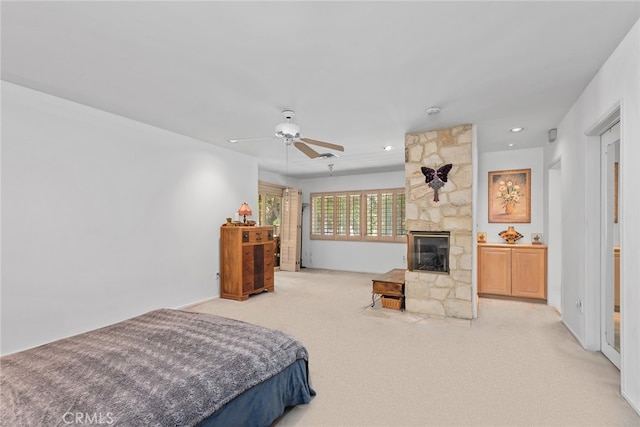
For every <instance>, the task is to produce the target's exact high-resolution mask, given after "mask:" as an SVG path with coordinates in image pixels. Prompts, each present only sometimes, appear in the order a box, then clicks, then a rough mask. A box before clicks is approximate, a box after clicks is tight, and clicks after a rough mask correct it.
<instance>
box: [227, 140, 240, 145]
mask: <svg viewBox="0 0 640 427" xmlns="http://www.w3.org/2000/svg"><path fill="white" fill-rule="evenodd" d="M227 141H229V142H230V143H232V144H236V143H237V142H238V140H237V139H227Z"/></svg>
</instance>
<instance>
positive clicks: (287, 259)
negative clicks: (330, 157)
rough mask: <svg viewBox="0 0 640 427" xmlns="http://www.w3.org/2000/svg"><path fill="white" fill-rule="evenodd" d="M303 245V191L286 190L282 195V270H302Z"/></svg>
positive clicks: (295, 189)
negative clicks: (301, 254) (301, 251)
mask: <svg viewBox="0 0 640 427" xmlns="http://www.w3.org/2000/svg"><path fill="white" fill-rule="evenodd" d="M301 245H302V191H301V190H299V189H297V188H286V189H285V190H284V191H283V193H282V225H281V227H280V270H282V271H299V270H300V247H301Z"/></svg>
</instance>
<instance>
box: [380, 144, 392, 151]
mask: <svg viewBox="0 0 640 427" xmlns="http://www.w3.org/2000/svg"><path fill="white" fill-rule="evenodd" d="M382 149H383V150H384V151H390V150H393V145H385V146H384V147H382Z"/></svg>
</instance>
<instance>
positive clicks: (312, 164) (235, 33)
mask: <svg viewBox="0 0 640 427" xmlns="http://www.w3.org/2000/svg"><path fill="white" fill-rule="evenodd" d="M639 12H640V3H639V2H638V1H625V2H612V1H587V2H573V1H542V2H535V1H531V2H484V1H473V2H457V1H454V2H444V1H441V2H435V1H432V2H390V1H389V2H359V1H356V2H295V3H294V2H242V1H236V2H206V1H198V2H185V1H175V2H148V1H142V2H8V1H3V2H2V10H1V13H2V63H1V65H2V79H3V80H6V81H9V82H12V83H15V84H19V85H22V86H26V87H29V88H33V89H36V90H39V91H42V92H46V93H49V94H52V95H56V96H59V97H62V98H66V99H69V100H72V101H76V102H79V103H82V104H86V105H89V106H92V107H95V108H98V109H101V110H105V111H108V112H111V113H115V114H118V115H121V116H124V117H129V118H131V119H134V120H138V121H140V122H144V123H148V124H151V125H154V126H158V127H161V128H164V129H167V130H170V131H173V132H177V133H179V134H183V135H188V136H191V137H193V138H197V139H199V140H202V141H206V142H207V143H211V144H215V145H218V146H221V147H224V148H228V149H231V150H236V151H240V152H244V153H246V154H249V155H252V156H256V157H257V158H258V162H259V165H260V167H261V168H262V169H264V170H269V171H274V172H279V173H286V172H287V171H288V174H289V176H292V177H311V176H319V175H328V163H330V161H328V160H325V159H314V160H311V159H309V158H307V157H306V156H304V155H303V154H302V153H301V152H299V151H298V150H296V149H295V148H293V147H291V148H290V149H289V150H288V154H287V150H286V146H285V144H284V143H283V142H282V141H281V140H276V139H273V140H268V139H267V140H260V141H245V142H240V143H238V144H230V143H229V142H228V141H227V140H228V139H232V138H256V137H270V136H271V135H272V134H273V129H274V127H275V125H276V124H277V123H279V122H282V121H283V117H282V113H281V111H282V110H284V109H292V110H294V111H295V112H296V117H295V118H294V121H295V122H296V123H297V124H298V125H300V127H301V128H302V136H303V137H309V138H314V139H319V140H323V141H328V142H332V143H336V144H341V145H343V146H344V147H345V152H344V153H338V154H339V155H340V157H339V158H336V159H333V163H334V164H335V166H334V173H333V174H334V175H340V174H348V173H365V172H373V171H387V170H402V168H403V162H404V150H403V145H404V134H405V133H406V132H416V131H424V130H431V129H438V128H442V127H449V126H452V125H457V124H463V123H475V124H477V131H478V147H479V151H480V152H488V151H502V150H507V149H521V148H530V147H540V146H543V145H544V144H545V143H547V131H548V130H549V129H550V128H553V127H556V126H557V124H558V122H559V121H560V120H561V118H562V117H563V116H564V115H565V113H566V112H567V110H568V109H569V108H570V106H571V105H572V104H573V102H574V101H575V100H576V98H577V97H578V96H579V94H580V93H581V92H582V90H583V89H584V88H585V86H586V85H587V84H588V82H589V81H590V80H591V79H592V77H593V76H594V75H595V73H596V72H597V71H598V69H599V67H600V66H601V65H602V64H603V63H604V61H605V60H606V59H607V57H608V56H609V55H610V54H611V52H612V51H613V50H614V49H615V47H616V46H617V45H618V43H619V42H620V41H621V40H622V38H623V37H624V36H625V34H626V33H627V32H628V31H629V29H630V28H631V27H632V26H633V24H634V23H635V22H636V21H637V20H638V17H639V15H640V13H639ZM431 106H439V107H441V109H442V111H441V113H440V114H439V115H437V116H431V117H428V116H427V115H426V114H425V110H426V109H427V108H428V107H431ZM514 126H523V127H525V128H526V130H525V131H524V132H522V133H519V134H513V133H510V132H509V129H510V128H511V127H514ZM508 143H513V144H514V147H512V148H509V147H508V146H507V144H508ZM385 145H393V146H394V147H396V149H395V150H392V151H388V152H386V151H383V150H382V147H383V146H385ZM320 151H322V152H324V151H325V150H320ZM287 158H288V161H287V160H286V159H287Z"/></svg>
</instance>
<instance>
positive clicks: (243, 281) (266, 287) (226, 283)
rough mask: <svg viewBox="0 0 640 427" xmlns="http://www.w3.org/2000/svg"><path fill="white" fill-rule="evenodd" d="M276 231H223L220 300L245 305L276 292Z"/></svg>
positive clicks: (251, 229)
mask: <svg viewBox="0 0 640 427" xmlns="http://www.w3.org/2000/svg"><path fill="white" fill-rule="evenodd" d="M274 250H275V241H274V239H273V227H271V226H269V227H235V226H222V227H220V297H221V298H230V299H235V300H239V301H244V300H246V299H247V298H249V295H252V294H257V293H260V292H264V291H269V292H273V290H274V279H273V271H274Z"/></svg>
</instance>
